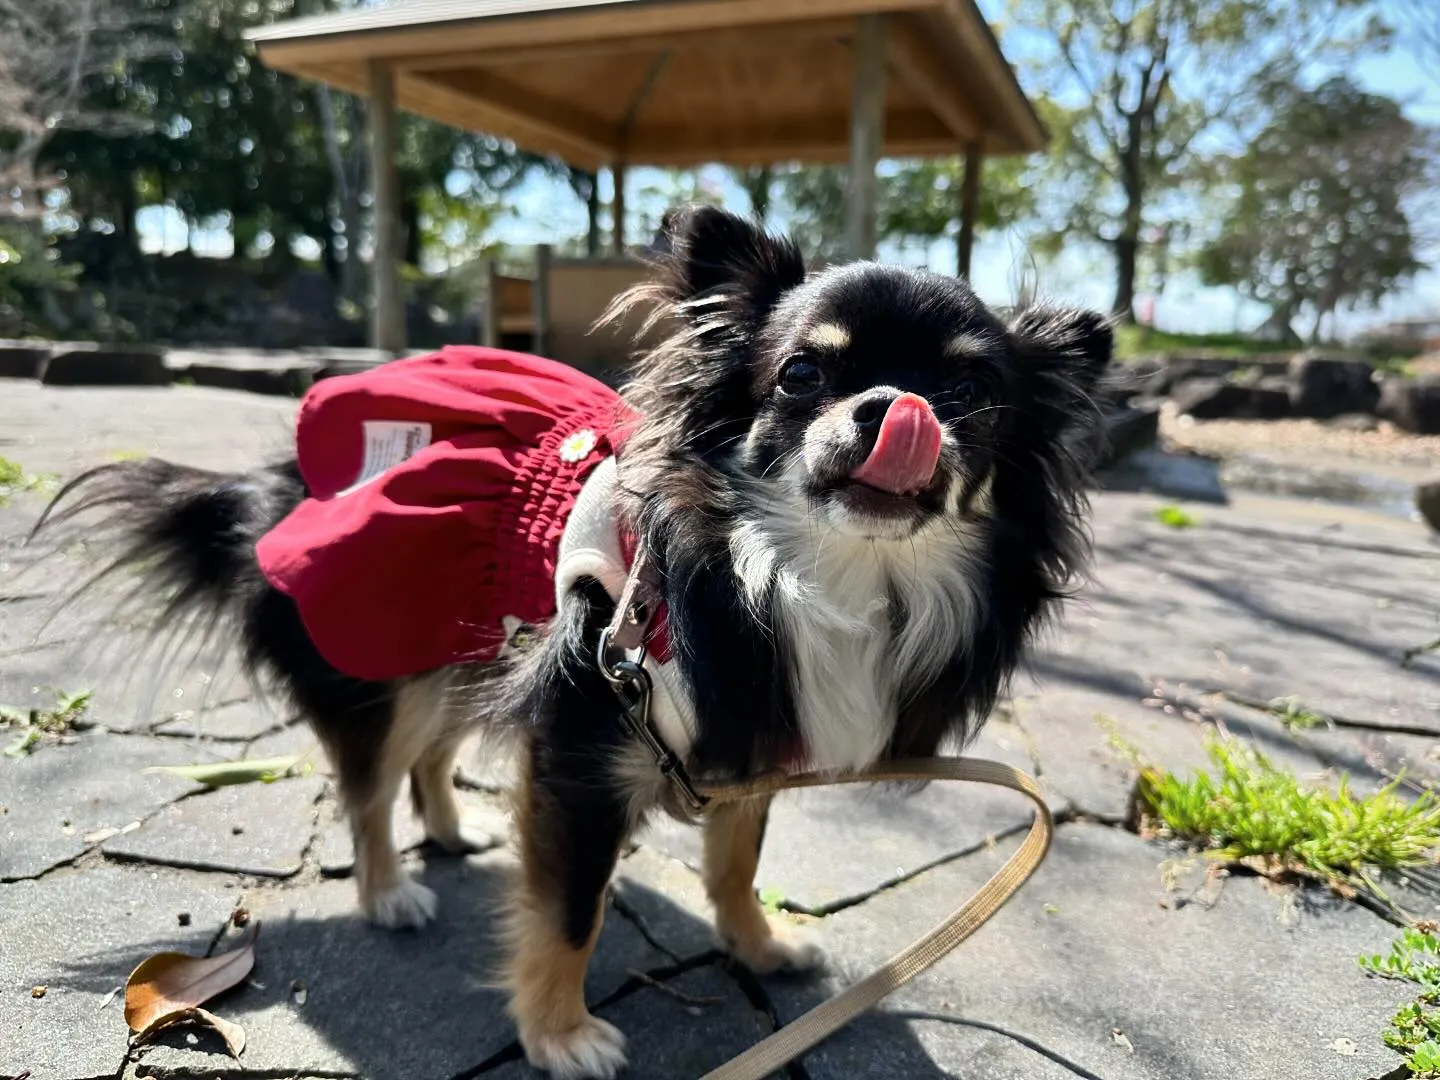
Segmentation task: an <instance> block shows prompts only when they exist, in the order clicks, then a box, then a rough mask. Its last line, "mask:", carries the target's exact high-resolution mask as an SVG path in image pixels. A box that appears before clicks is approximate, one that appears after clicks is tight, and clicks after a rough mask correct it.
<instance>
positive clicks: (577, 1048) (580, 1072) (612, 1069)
mask: <svg viewBox="0 0 1440 1080" xmlns="http://www.w3.org/2000/svg"><path fill="white" fill-rule="evenodd" d="M520 1043H521V1045H522V1046H524V1047H525V1058H526V1060H528V1061H529V1062H530V1064H531V1065H533V1066H534V1067H535V1068H537V1069H544V1070H545V1071H546V1072H548V1073H549V1074H550V1075H551V1076H552V1077H554V1078H555V1080H611V1077H613V1076H614V1075H615V1074H616V1073H618V1072H619V1071H620V1070H621V1069H623V1068H624V1067H625V1036H624V1035H622V1034H621V1033H620V1029H619V1028H617V1027H616V1026H615V1025H614V1024H611V1023H608V1022H607V1021H605V1020H601V1019H600V1018H599V1017H598V1016H591V1015H590V1014H589V1013H586V1014H585V1018H584V1019H583V1020H581V1021H580V1023H579V1024H577V1025H575V1026H574V1027H573V1028H570V1029H569V1030H568V1031H558V1032H557V1031H544V1032H536V1031H530V1032H526V1031H521V1033H520Z"/></svg>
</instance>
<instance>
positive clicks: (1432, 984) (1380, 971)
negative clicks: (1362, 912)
mask: <svg viewBox="0 0 1440 1080" xmlns="http://www.w3.org/2000/svg"><path fill="white" fill-rule="evenodd" d="M1359 964H1360V967H1361V969H1362V970H1363V971H1364V972H1365V973H1366V974H1368V975H1373V976H1375V977H1376V978H1380V979H1396V980H1399V981H1402V982H1408V983H1413V984H1415V985H1416V986H1418V987H1420V992H1419V994H1417V995H1416V997H1415V1000H1414V1001H1410V1002H1407V1003H1406V1004H1404V1005H1402V1006H1400V1008H1399V1010H1398V1011H1397V1012H1396V1013H1395V1015H1394V1016H1393V1017H1392V1018H1391V1020H1390V1026H1389V1027H1388V1028H1387V1029H1386V1030H1385V1033H1384V1034H1383V1035H1381V1036H1380V1038H1381V1039H1382V1040H1383V1041H1384V1043H1385V1045H1386V1046H1388V1047H1390V1048H1391V1049H1392V1050H1397V1051H1399V1052H1400V1053H1402V1054H1404V1055H1405V1064H1406V1067H1407V1068H1409V1070H1410V1074H1411V1075H1412V1076H1419V1077H1427V1078H1440V938H1436V937H1435V935H1434V934H1433V933H1432V932H1430V931H1428V930H1421V929H1413V928H1408V927H1407V928H1406V929H1405V930H1404V931H1403V932H1402V933H1401V935H1400V939H1399V940H1398V941H1395V942H1393V943H1392V944H1391V946H1390V955H1389V956H1381V955H1380V954H1379V953H1376V954H1374V955H1372V956H1362V957H1360V958H1359Z"/></svg>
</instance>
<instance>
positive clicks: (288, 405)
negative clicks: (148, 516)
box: [0, 382, 297, 477]
mask: <svg viewBox="0 0 1440 1080" xmlns="http://www.w3.org/2000/svg"><path fill="white" fill-rule="evenodd" d="M5 406H6V411H5V431H4V434H3V436H0V438H3V440H4V441H3V442H0V453H3V454H4V455H5V456H6V457H8V458H11V459H12V460H15V461H18V462H20V464H21V465H23V466H24V467H25V468H27V469H30V470H33V471H35V472H46V473H56V474H59V475H60V476H62V477H68V476H73V475H74V474H75V473H77V472H79V471H80V470H81V469H86V468H91V467H93V466H96V465H103V464H105V463H106V462H107V461H113V460H115V459H116V455H121V454H123V455H133V454H154V455H156V456H158V457H163V458H166V459H167V460H169V461H175V462H179V463H182V464H187V465H194V466H196V467H197V468H202V469H234V468H245V467H248V466H250V465H254V464H259V463H261V462H263V461H267V460H269V459H270V458H271V457H273V456H275V455H277V454H284V453H286V452H287V451H288V450H289V449H290V447H291V444H292V439H293V435H294V429H293V419H294V416H295V410H296V406H297V402H294V401H291V400H288V399H285V398H276V397H265V396H262V395H259V394H245V393H240V392H238V391H232V390H212V389H209V388H206V387H195V386H176V387H159V388H151V387H143V388H142V387H123V388H115V387H107V388H103V389H101V388H93V387H75V388H65V389H60V388H56V387H48V386H41V385H40V384H38V383H27V382H14V383H6V384H5Z"/></svg>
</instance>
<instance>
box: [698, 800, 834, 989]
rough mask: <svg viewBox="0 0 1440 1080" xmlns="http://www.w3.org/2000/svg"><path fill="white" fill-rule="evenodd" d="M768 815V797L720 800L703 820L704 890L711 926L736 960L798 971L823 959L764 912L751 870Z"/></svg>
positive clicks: (756, 967)
mask: <svg viewBox="0 0 1440 1080" xmlns="http://www.w3.org/2000/svg"><path fill="white" fill-rule="evenodd" d="M769 815H770V797H769V796H768V795H767V796H764V797H762V798H755V799H747V800H745V801H744V802H735V803H725V804H723V805H721V806H718V807H716V808H715V809H714V810H713V811H711V813H710V816H709V817H708V818H706V820H705V826H704V838H705V854H704V864H703V866H704V879H705V892H706V894H707V895H708V896H709V897H710V902H711V903H712V904H714V905H715V929H716V932H717V933H718V934H719V935H720V940H721V941H722V942H723V943H724V945H725V947H726V948H727V949H728V950H729V951H730V954H731V955H732V956H734V957H735V959H736V960H738V961H740V963H742V964H744V965H745V966H746V967H748V968H749V969H750V970H751V971H755V972H758V973H760V974H765V973H767V972H771V971H780V970H788V971H803V970H806V969H808V968H813V967H815V966H816V965H817V964H819V963H820V961H821V960H822V953H821V951H820V948H819V945H818V944H817V943H816V942H814V941H812V940H810V938H809V937H808V936H807V935H806V934H805V933H804V932H803V931H802V930H800V928H798V927H795V926H790V925H788V924H785V923H782V922H780V921H778V920H772V919H770V918H768V917H767V916H766V914H765V909H764V908H763V907H762V906H761V905H760V901H759V899H758V898H757V897H756V895H755V870H756V867H758V866H759V864H760V846H761V844H762V843H763V842H764V840H765V825H766V822H767V820H768V818H769Z"/></svg>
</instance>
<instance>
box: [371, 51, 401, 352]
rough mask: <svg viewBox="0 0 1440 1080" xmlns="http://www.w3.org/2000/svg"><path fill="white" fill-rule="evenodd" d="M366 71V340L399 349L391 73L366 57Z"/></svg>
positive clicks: (396, 185) (397, 220)
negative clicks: (369, 243) (369, 255)
mask: <svg viewBox="0 0 1440 1080" xmlns="http://www.w3.org/2000/svg"><path fill="white" fill-rule="evenodd" d="M369 74H370V79H369V82H370V178H371V186H370V190H371V191H372V192H373V193H374V199H375V253H374V258H373V263H372V266H371V270H372V274H373V279H374V284H373V286H372V291H373V300H374V303H373V306H372V309H371V331H370V337H371V344H372V345H373V346H374V347H375V348H377V349H384V350H385V351H387V352H389V353H392V354H394V355H395V356H399V355H400V354H401V353H402V352H404V351H405V298H404V294H403V293H402V292H401V289H400V173H399V170H398V169H397V168H396V165H395V146H396V140H395V73H394V72H393V71H391V70H390V68H389V67H388V66H387V65H386V64H385V62H384V61H382V60H372V61H370V64H369Z"/></svg>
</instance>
